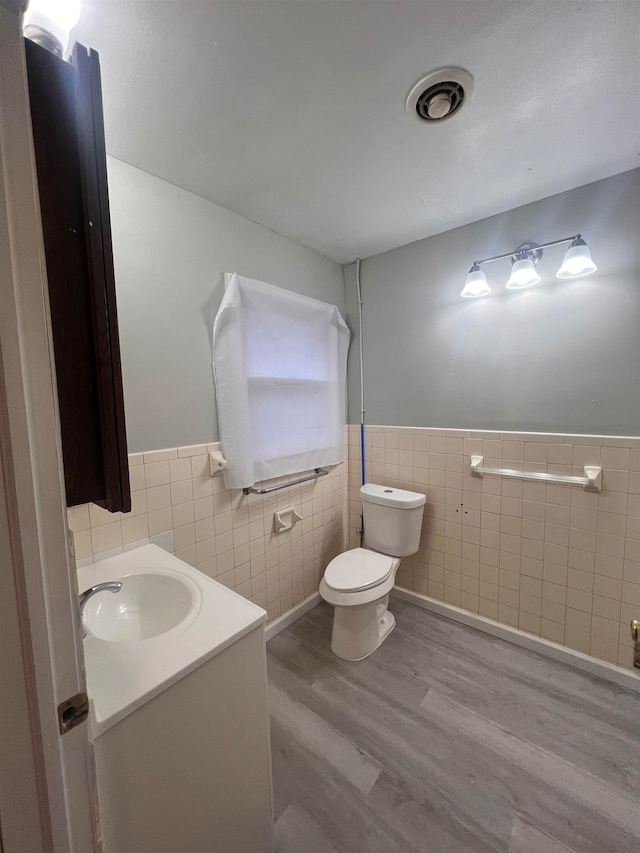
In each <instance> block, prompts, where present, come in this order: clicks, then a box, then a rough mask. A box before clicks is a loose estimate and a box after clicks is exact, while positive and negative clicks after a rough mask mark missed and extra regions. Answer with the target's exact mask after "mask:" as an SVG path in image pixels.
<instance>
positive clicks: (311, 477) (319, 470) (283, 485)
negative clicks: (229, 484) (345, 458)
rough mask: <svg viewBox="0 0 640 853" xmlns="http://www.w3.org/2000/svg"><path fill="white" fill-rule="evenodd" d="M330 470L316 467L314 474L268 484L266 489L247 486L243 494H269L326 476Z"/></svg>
mask: <svg viewBox="0 0 640 853" xmlns="http://www.w3.org/2000/svg"><path fill="white" fill-rule="evenodd" d="M328 473H329V472H328V471H327V470H325V469H324V468H315V469H314V472H313V474H309V476H308V477H300V478H299V479H298V480H289V482H288V483H280V485H278V486H267V488H266V489H254V488H253V486H245V488H244V489H243V490H242V494H243V495H268V494H270V493H271V492H279V491H280V489H287V488H289V486H297V485H298V483H306V482H307V481H308V480H317V479H318V477H326V476H327V474H328Z"/></svg>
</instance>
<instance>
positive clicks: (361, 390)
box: [356, 258, 366, 545]
mask: <svg viewBox="0 0 640 853" xmlns="http://www.w3.org/2000/svg"><path fill="white" fill-rule="evenodd" d="M356 286H357V289H358V338H359V340H358V343H359V349H360V470H361V472H362V478H361V479H362V485H363V486H364V484H365V482H366V479H365V469H364V416H365V408H364V360H363V357H362V353H363V329H362V288H361V286H360V258H358V259H357V260H356ZM363 537H364V517H363V515H362V514H360V545H362V540H363Z"/></svg>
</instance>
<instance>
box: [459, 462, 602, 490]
mask: <svg viewBox="0 0 640 853" xmlns="http://www.w3.org/2000/svg"><path fill="white" fill-rule="evenodd" d="M483 462H484V457H483V456H472V457H471V473H472V475H473V476H474V477H482V476H483V475H484V474H496V475H497V476H498V477H517V478H518V479H520V480H543V481H544V482H545V483H562V484H565V485H569V486H571V485H575V486H582V488H583V489H584V490H585V492H601V491H602V468H600V467H598V466H597V465H585V466H584V477H570V476H569V475H566V474H544V473H542V472H537V471H514V470H512V469H510V468H483V467H482V463H483Z"/></svg>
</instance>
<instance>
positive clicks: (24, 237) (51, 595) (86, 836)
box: [0, 0, 100, 853]
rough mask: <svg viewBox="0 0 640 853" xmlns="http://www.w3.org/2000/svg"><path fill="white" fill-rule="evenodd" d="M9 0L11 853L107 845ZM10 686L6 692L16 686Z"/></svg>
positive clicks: (6, 818) (6, 439)
mask: <svg viewBox="0 0 640 853" xmlns="http://www.w3.org/2000/svg"><path fill="white" fill-rule="evenodd" d="M25 5H26V2H24V0H0V398H1V400H2V404H1V405H0V543H1V551H0V559H1V562H0V626H1V630H2V656H1V657H2V659H1V667H2V680H3V686H2V690H0V714H1V716H0V719H1V720H2V727H1V728H2V736H1V737H0V823H1V826H2V829H1V832H2V841H1V844H2V850H3V853H31V851H33V853H36V851H38V853H39V851H54V853H63V851H73V853H90V851H94V850H95V851H97V850H99V849H100V843H99V830H98V820H97V816H98V809H97V795H96V786H95V772H94V767H93V753H92V749H91V745H90V742H89V733H88V724H87V723H83V724H81V725H79V726H78V727H77V728H75V729H73V730H71V731H70V732H68V733H67V734H65V735H60V733H59V730H58V720H57V706H58V705H59V704H60V703H61V702H62V701H64V700H66V699H68V698H69V697H71V696H73V695H75V694H76V693H80V692H82V691H84V690H86V683H85V675H84V655H83V649H82V633H81V628H80V624H79V616H78V607H77V594H78V590H77V579H76V574H75V563H74V562H73V559H72V557H71V555H70V553H69V541H68V532H67V521H66V502H65V497H64V481H63V470H62V454H61V442H60V424H59V417H58V408H57V392H56V383H55V366H54V361H53V347H52V341H51V329H50V322H49V315H48V299H47V292H46V270H45V265H44V249H43V242H42V228H41V221H40V210H39V204H38V193H37V181H36V174H35V162H34V156H33V147H32V140H31V122H30V114H29V102H28V88H27V79H26V66H25V59H24V42H23V37H22V26H21V13H22V12H23V10H24V6H25ZM5 681H6V685H5Z"/></svg>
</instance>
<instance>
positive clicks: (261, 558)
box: [68, 443, 348, 620]
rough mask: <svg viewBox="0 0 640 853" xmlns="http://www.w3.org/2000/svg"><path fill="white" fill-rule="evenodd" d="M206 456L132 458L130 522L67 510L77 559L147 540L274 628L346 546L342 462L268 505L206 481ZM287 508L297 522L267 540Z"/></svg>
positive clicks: (193, 451)
mask: <svg viewBox="0 0 640 853" xmlns="http://www.w3.org/2000/svg"><path fill="white" fill-rule="evenodd" d="M214 450H220V445H219V444H217V443H216V444H200V445H195V446H192V447H178V448H170V449H167V450H153V451H150V452H147V453H133V454H131V455H130V456H129V471H130V476H131V490H132V495H131V497H132V509H131V512H130V513H126V514H124V513H115V514H112V513H109V512H107V511H106V510H103V509H101V508H100V507H98V506H95V505H93V504H90V505H86V506H79V507H72V508H71V509H70V510H69V512H68V517H69V526H70V529H71V530H72V532H73V535H74V545H75V552H76V559H77V560H78V562H83V561H89V562H90V561H92V560H93V559H94V558H96V559H100V558H101V557H104V556H106V554H107V553H109V554H111V553H118V552H119V551H122V550H126V549H127V547H129V546H131V545H132V544H134V543H136V544H137V543H143V542H145V541H149V540H150V539H153V540H155V541H156V542H158V544H162V545H163V547H167V548H168V549H169V550H173V551H174V552H175V554H176V556H177V557H180V558H181V559H182V560H184V561H185V562H187V563H189V564H190V565H192V566H194V567H196V568H198V569H199V570H200V571H202V572H204V573H205V574H207V575H209V576H210V577H213V578H215V579H216V580H218V581H220V583H223V584H225V585H226V586H228V587H230V588H231V589H234V590H235V591H236V592H238V593H240V594H241V595H244V596H245V597H246V598H249V599H251V600H252V601H254V602H255V603H256V604H259V605H260V606H261V607H264V608H265V609H266V610H267V612H268V614H269V619H270V620H272V619H275V618H277V617H278V616H280V615H282V614H283V613H286V612H287V611H288V610H290V609H291V608H292V607H294V606H295V605H296V604H298V603H299V602H301V601H302V600H303V599H305V598H306V597H308V596H309V595H311V594H312V593H313V592H315V591H316V590H317V589H318V584H319V582H320V578H321V577H322V573H323V571H324V568H325V566H326V565H327V563H328V562H329V561H330V560H331V559H332V558H333V557H334V556H336V554H339V553H340V552H341V551H344V550H345V548H346V547H347V545H346V543H347V538H348V524H347V514H348V508H347V499H346V498H347V495H346V489H347V477H346V467H347V466H346V463H344V464H341V465H336V466H334V467H333V468H332V469H331V473H330V474H329V475H328V476H326V477H322V478H320V479H318V480H315V481H312V482H309V483H304V484H301V485H299V486H293V487H292V488H288V489H283V490H282V491H279V492H276V493H275V494H273V495H269V496H268V497H261V496H259V495H248V496H245V495H243V494H242V491H240V490H234V491H226V490H225V488H224V483H223V480H222V478H221V477H215V478H213V477H211V476H210V475H209V457H208V454H209V452H211V451H214ZM286 479H292V478H286V477H283V478H282V479H281V481H278V480H275V481H273V482H272V483H269V485H273V484H275V483H277V482H284V481H285V480H286ZM291 505H295V506H296V507H297V509H298V511H299V513H300V514H301V515H302V521H301V522H299V523H298V524H297V525H296V526H295V527H294V528H293V530H291V531H287V532H284V533H280V534H275V533H273V514H274V512H275V511H276V510H278V509H284V508H285V507H288V506H291ZM171 543H173V547H171Z"/></svg>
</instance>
